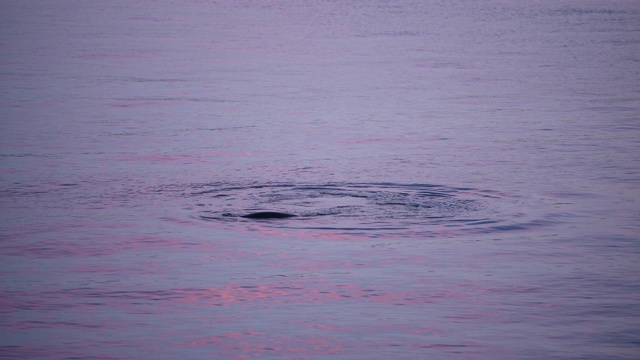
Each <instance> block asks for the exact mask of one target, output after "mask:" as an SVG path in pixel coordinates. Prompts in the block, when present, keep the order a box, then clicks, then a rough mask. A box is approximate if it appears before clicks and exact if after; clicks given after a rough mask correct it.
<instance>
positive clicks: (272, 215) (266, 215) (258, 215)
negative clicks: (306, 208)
mask: <svg viewBox="0 0 640 360" xmlns="http://www.w3.org/2000/svg"><path fill="white" fill-rule="evenodd" d="M295 216H298V215H294V214H287V213H283V212H277V211H261V212H255V213H251V214H247V215H240V217H243V218H248V219H286V218H290V217H295Z"/></svg>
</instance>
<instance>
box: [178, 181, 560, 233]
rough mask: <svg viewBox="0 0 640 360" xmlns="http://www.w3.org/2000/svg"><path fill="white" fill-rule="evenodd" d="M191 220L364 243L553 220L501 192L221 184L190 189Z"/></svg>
mask: <svg viewBox="0 0 640 360" xmlns="http://www.w3.org/2000/svg"><path fill="white" fill-rule="evenodd" d="M183 195H185V196H187V197H190V198H192V199H195V200H196V204H195V206H194V208H195V209H196V211H195V214H194V215H193V217H195V218H197V219H199V220H204V221H208V222H213V223H218V224H221V225H222V226H225V227H231V228H238V227H241V228H246V227H252V228H256V227H257V228H270V229H300V230H317V231H341V232H344V233H351V234H354V233H357V234H359V235H364V236H367V237H371V236H375V237H377V236H381V235H382V236H388V235H390V234H395V235H423V236H424V235H426V236H458V235H461V234H468V233H492V232H501V231H514V230H527V229H529V228H530V227H538V226H544V225H547V224H548V223H549V222H552V221H553V220H552V218H557V217H558V216H557V214H549V215H547V216H546V217H545V216H543V217H542V218H540V217H536V214H533V213H532V214H527V213H525V212H523V209H526V208H529V209H533V208H534V207H529V205H528V204H527V202H528V201H529V200H527V199H524V198H520V197H518V196H515V195H512V194H507V193H504V192H499V191H492V190H480V189H473V188H455V187H447V186H443V185H431V184H395V183H327V184H292V183H286V184H284V183H266V184H257V183H251V184H247V185H231V184H224V183H212V184H195V185H192V186H191V187H190V188H189V189H188V190H187V191H186V193H185V194H183ZM259 211H277V212H283V213H288V214H295V215H297V216H296V217H291V218H286V219H246V218H243V217H241V216H242V215H246V214H249V213H253V212H259Z"/></svg>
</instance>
